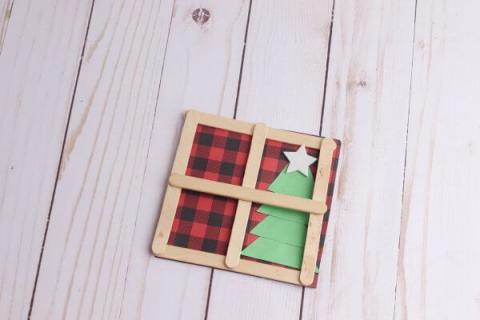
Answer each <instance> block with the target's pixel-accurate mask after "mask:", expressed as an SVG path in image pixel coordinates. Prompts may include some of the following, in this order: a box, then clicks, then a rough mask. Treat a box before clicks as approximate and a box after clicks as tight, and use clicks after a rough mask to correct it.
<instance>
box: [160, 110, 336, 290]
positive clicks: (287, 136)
mask: <svg viewBox="0 0 480 320" xmlns="http://www.w3.org/2000/svg"><path fill="white" fill-rule="evenodd" d="M199 124H201V125H205V126H209V127H213V128H219V129H224V130H228V131H232V132H237V133H242V134H247V135H250V136H251V142H250V151H249V153H248V158H247V162H246V166H245V173H244V175H243V180H242V184H241V185H233V184H229V183H224V182H217V181H212V180H207V179H203V178H198V177H192V176H187V175H186V171H187V166H188V161H189V157H190V152H191V150H192V145H193V143H194V138H195V133H196V130H197V126H198V125H199ZM266 139H272V140H277V141H281V142H286V143H290V144H296V145H301V144H304V145H305V146H306V147H310V148H313V149H317V150H320V151H319V157H318V164H317V171H316V178H315V183H314V189H313V195H312V199H304V198H299V197H294V196H289V195H284V194H279V193H273V192H269V191H265V190H259V189H256V188H255V184H256V181H257V177H258V174H259V169H260V164H261V160H262V154H263V149H264V147H265V142H266ZM338 147H339V146H338V145H337V143H336V142H335V140H333V139H330V138H321V137H316V136H310V135H305V134H301V133H296V132H291V131H285V130H279V129H274V128H268V127H267V126H266V125H264V124H261V123H259V124H251V123H247V122H242V121H238V120H233V119H227V118H223V117H218V116H213V115H210V114H205V113H200V112H197V111H188V112H187V113H186V119H185V124H184V127H183V130H182V133H181V136H180V141H179V144H178V148H177V153H176V156H175V161H174V163H173V167H172V172H171V175H170V178H169V182H168V186H167V189H166V193H165V198H164V201H163V206H162V209H161V213H160V218H159V221H158V224H157V228H156V231H155V236H154V239H153V243H152V251H153V253H154V255H155V256H157V257H162V258H167V259H173V260H178V261H184V262H189V263H194V264H199V265H205V266H210V267H214V268H218V269H224V270H231V271H236V272H241V273H246V274H250V275H255V276H260V277H264V278H270V279H274V280H279V281H284V282H288V283H292V284H297V285H303V286H310V285H312V283H313V282H314V278H315V269H316V263H317V257H318V252H319V246H320V236H321V231H322V222H323V215H324V214H325V213H326V212H327V211H328V206H327V196H328V189H329V184H330V180H331V175H332V172H331V170H332V161H333V159H334V151H335V150H336V148H338ZM333 174H334V172H333ZM182 189H183V190H192V191H197V192H202V193H205V194H212V195H217V196H223V197H227V198H231V199H236V200H237V201H238V203H237V209H236V212H235V216H234V220H233V226H232V229H231V234H230V240H229V242H228V248H227V253H226V255H222V254H216V253H210V252H205V251H201V250H193V249H189V248H183V247H179V246H174V245H170V244H168V239H169V235H170V232H171V229H172V224H173V221H174V218H175V213H176V208H177V206H178V203H179V199H180V195H181V192H182ZM252 203H259V204H268V205H273V206H277V207H284V208H287V209H293V210H299V211H301V212H300V213H299V214H309V215H310V218H309V222H308V226H307V234H306V239H305V247H304V254H303V260H302V267H301V270H295V269H290V268H286V267H283V266H279V265H271V264H265V263H261V262H258V261H252V260H248V259H242V258H241V251H242V244H243V241H244V238H245V234H246V228H247V223H248V219H249V214H250V210H251V207H252Z"/></svg>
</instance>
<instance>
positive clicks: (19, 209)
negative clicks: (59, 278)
mask: <svg viewBox="0 0 480 320" xmlns="http://www.w3.org/2000/svg"><path fill="white" fill-rule="evenodd" d="M11 8H12V1H2V2H1V4H0V15H3V16H2V18H1V19H0V50H1V52H0V261H1V262H0V318H1V319H25V318H26V317H27V315H28V311H29V306H30V300H31V296H32V290H33V287H34V282H35V275H36V272H37V266H38V261H39V257H40V251H41V248H42V241H43V236H44V233H45V227H46V225H47V217H48V213H49V209H50V203H51V199H52V193H53V190H54V185H55V179H56V174H57V169H58V163H59V158H60V154H61V150H62V145H63V139H64V134H65V128H66V125H67V119H68V114H69V110H70V103H71V99H72V94H73V90H74V86H75V80H76V76H77V70H78V64H79V61H80V56H81V52H82V47H83V43H84V39H85V32H86V27H87V22H88V18H89V13H90V8H91V3H90V1H81V2H79V1H49V0H48V1H47V0H46V1H26V0H25V1H24V0H19V1H15V9H14V10H13V11H11ZM7 28H8V32H7Z"/></svg>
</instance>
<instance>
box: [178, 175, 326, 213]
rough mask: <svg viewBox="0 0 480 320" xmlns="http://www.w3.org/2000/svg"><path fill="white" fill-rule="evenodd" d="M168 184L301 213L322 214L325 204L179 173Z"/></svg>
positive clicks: (324, 210)
mask: <svg viewBox="0 0 480 320" xmlns="http://www.w3.org/2000/svg"><path fill="white" fill-rule="evenodd" d="M169 184H170V185H171V186H173V187H177V188H181V189H187V190H193V191H198V192H204V193H209V194H213V195H218V196H223V197H227V198H233V199H238V200H245V201H250V202H256V203H261V204H268V205H272V206H276V207H282V208H287V209H291V210H297V211H301V213H305V214H307V213H312V214H324V213H325V212H327V205H326V204H325V203H324V202H322V201H316V200H311V199H305V198H300V197H294V196H289V195H285V194H280V193H273V192H270V191H265V190H257V189H252V188H247V187H243V186H237V185H232V184H228V183H223V182H217V181H211V180H206V179H202V178H197V177H190V176H185V175H181V174H176V173H174V174H172V175H171V176H170V179H169Z"/></svg>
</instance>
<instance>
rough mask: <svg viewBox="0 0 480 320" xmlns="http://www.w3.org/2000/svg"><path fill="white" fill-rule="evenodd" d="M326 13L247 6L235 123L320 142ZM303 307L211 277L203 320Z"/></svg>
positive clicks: (217, 274) (283, 313) (314, 6)
mask: <svg viewBox="0 0 480 320" xmlns="http://www.w3.org/2000/svg"><path fill="white" fill-rule="evenodd" d="M331 6H332V2H330V1H303V2H299V3H296V5H294V6H292V5H291V2H290V1H278V0H275V1H253V2H252V8H251V16H250V24H249V29H248V37H247V47H246V54H245V61H244V65H243V76H242V81H241V86H240V96H239V103H238V108H237V118H238V119H240V120H247V121H252V122H264V123H266V124H267V125H269V126H272V127H279V128H283V129H289V130H295V131H300V132H305V133H311V134H318V132H319V129H320V120H321V111H322V97H323V84H324V77H325V66H326V58H327V47H328V37H329V30H330V15H331ZM232 293H233V294H232ZM301 299H302V288H300V287H296V286H291V285H285V284H282V283H278V282H274V281H271V280H265V279H259V278H253V277H245V276H244V275H240V274H235V273H230V272H226V271H221V270H215V271H214V273H213V279H212V289H211V295H210V304H209V310H208V318H209V319H227V318H228V319H265V318H270V319H298V317H299V314H300V308H301V305H300V304H301Z"/></svg>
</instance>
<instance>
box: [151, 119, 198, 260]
mask: <svg viewBox="0 0 480 320" xmlns="http://www.w3.org/2000/svg"><path fill="white" fill-rule="evenodd" d="M198 118H199V114H198V112H196V111H188V112H187V114H186V117H185V124H184V126H183V130H182V134H181V135H180V141H179V143H178V148H177V153H176V154H175V160H174V162H173V167H172V173H174V174H185V172H186V171H187V165H188V158H189V156H190V150H191V149H192V144H193V140H194V138H195V131H196V130H197V124H198ZM181 191H182V190H181V189H180V188H177V187H174V186H167V190H166V192H165V197H164V200H163V205H162V210H161V212H160V218H159V220H158V224H157V229H156V231H155V236H154V238H153V242H152V251H153V252H154V253H155V255H157V256H160V255H162V254H163V253H164V252H165V249H166V246H167V241H168V237H169V235H170V230H171V229H172V223H173V219H174V217H175V212H176V209H177V204H178V200H179V199H180V193H181Z"/></svg>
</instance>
